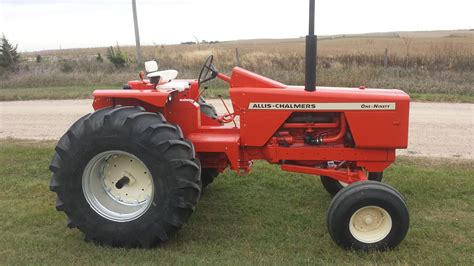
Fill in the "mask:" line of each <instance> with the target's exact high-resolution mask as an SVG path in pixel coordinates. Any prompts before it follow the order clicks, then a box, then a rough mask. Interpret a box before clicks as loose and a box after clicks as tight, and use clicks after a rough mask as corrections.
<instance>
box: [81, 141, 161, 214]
mask: <svg viewBox="0 0 474 266" xmlns="http://www.w3.org/2000/svg"><path fill="white" fill-rule="evenodd" d="M82 191H83V193H84V197H85V198H86V200H87V202H88V203H89V205H90V206H91V208H92V209H93V210H94V211H95V212H96V213H98V214H99V215H101V216H102V217H104V218H106V219H108V220H112V221H116V222H128V221H132V220H135V219H137V218H139V217H140V216H142V215H143V214H144V213H145V212H146V211H147V210H148V208H149V207H150V206H151V203H152V201H153V195H154V186H153V178H152V176H151V174H150V171H149V170H148V168H147V167H146V166H145V164H144V163H143V162H142V161H141V160H140V159H138V158H137V157H136V156H134V155H132V154H130V153H127V152H124V151H116V150H115V151H106V152H102V153H100V154H97V155H96V156H94V157H93V158H92V159H91V160H90V161H89V163H87V165H86V167H85V169H84V172H83V175H82Z"/></svg>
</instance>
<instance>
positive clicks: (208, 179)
mask: <svg viewBox="0 0 474 266" xmlns="http://www.w3.org/2000/svg"><path fill="white" fill-rule="evenodd" d="M218 175H219V171H217V169H215V168H203V169H202V170H201V182H202V188H205V187H207V186H208V185H209V184H211V183H212V182H214V178H216V177H217V176H218Z"/></svg>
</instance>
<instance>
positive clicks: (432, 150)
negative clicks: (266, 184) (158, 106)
mask: <svg viewBox="0 0 474 266" xmlns="http://www.w3.org/2000/svg"><path fill="white" fill-rule="evenodd" d="M209 102H210V103H212V104H214V105H215V106H216V107H217V109H218V112H219V113H223V112H224V108H223V106H222V104H221V103H220V101H219V100H209ZM91 103H92V100H90V99H89V100H60V101H14V102H0V139H5V138H17V139H34V140H50V139H58V138H59V137H60V136H61V135H62V134H64V132H65V131H66V130H67V129H68V127H69V126H70V125H71V124H72V123H73V122H74V121H76V120H77V119H79V118H80V117H81V116H83V115H85V114H87V113H89V112H92V111H93V110H92V106H91ZM409 134H410V135H409V148H408V149H407V150H400V151H399V152H398V154H403V155H412V156H429V157H444V158H464V159H474V152H473V149H474V104H455V103H417V102H414V103H412V105H411V113H410V133H409Z"/></svg>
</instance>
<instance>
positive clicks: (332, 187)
mask: <svg viewBox="0 0 474 266" xmlns="http://www.w3.org/2000/svg"><path fill="white" fill-rule="evenodd" d="M368 174H369V176H368V178H369V180H372V181H378V182H381V181H382V178H383V172H370V173H368ZM321 183H322V184H323V186H324V188H325V189H326V191H327V192H329V194H331V196H334V195H336V194H337V192H339V191H340V190H341V189H343V188H345V187H347V185H348V184H346V183H343V182H341V181H339V180H335V179H332V178H330V177H328V176H321Z"/></svg>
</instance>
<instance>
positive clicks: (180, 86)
mask: <svg viewBox="0 0 474 266" xmlns="http://www.w3.org/2000/svg"><path fill="white" fill-rule="evenodd" d="M189 87H190V85H189V82H187V81H175V80H173V81H171V82H168V83H165V84H161V85H158V86H157V87H156V89H157V90H165V91H169V90H177V91H184V90H185V89H189Z"/></svg>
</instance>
